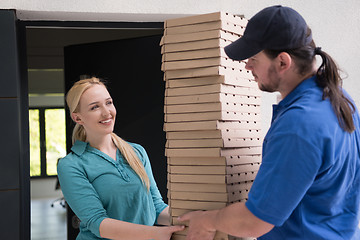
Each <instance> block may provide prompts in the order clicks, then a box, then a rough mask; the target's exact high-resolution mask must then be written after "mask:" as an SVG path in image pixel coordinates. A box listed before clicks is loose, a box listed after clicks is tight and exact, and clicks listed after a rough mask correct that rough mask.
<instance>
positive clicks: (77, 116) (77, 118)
mask: <svg viewBox="0 0 360 240" xmlns="http://www.w3.org/2000/svg"><path fill="white" fill-rule="evenodd" d="M71 118H72V120H73V121H74V122H76V123H78V124H80V125H82V120H81V117H80V114H79V113H74V112H73V113H71Z"/></svg>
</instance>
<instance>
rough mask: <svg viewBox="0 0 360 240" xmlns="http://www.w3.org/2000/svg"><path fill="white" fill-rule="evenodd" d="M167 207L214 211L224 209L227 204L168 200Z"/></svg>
mask: <svg viewBox="0 0 360 240" xmlns="http://www.w3.org/2000/svg"><path fill="white" fill-rule="evenodd" d="M169 205H170V208H174V209H175V208H179V209H189V210H215V209H219V208H223V207H226V205H227V204H226V203H225V202H207V201H185V200H170V201H169Z"/></svg>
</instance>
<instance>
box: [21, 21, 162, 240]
mask: <svg viewBox="0 0 360 240" xmlns="http://www.w3.org/2000/svg"><path fill="white" fill-rule="evenodd" d="M162 26H163V23H148V24H146V23H133V24H131V23H103V24H99V23H96V24H95V23H94V24H92V23H56V22H55V23H42V22H39V23H37V22H31V23H29V24H27V26H26V46H27V63H28V82H29V93H30V94H31V97H32V100H31V101H29V102H30V104H32V103H39V102H40V103H42V104H43V103H46V104H50V103H53V104H56V105H57V107H63V108H65V104H64V101H63V100H64V93H65V92H66V88H67V87H66V86H68V83H66V81H65V79H66V76H65V71H64V69H65V64H64V62H65V57H64V48H66V49H75V48H77V49H79V48H83V47H84V46H86V47H87V48H89V47H90V46H92V47H94V46H98V45H102V46H104V45H107V44H108V43H112V44H114V42H116V41H121V40H122V41H129V42H131V41H132V40H131V39H134V41H136V40H135V39H139V38H146V37H148V36H156V35H157V36H160V35H162V33H163V28H162ZM155 41H156V40H155ZM157 46H158V47H159V45H158V44H157ZM159 49H160V48H159ZM158 54H159V56H161V53H160V50H158ZM70 59H73V58H72V57H71V58H70ZM109 59H110V60H111V58H109ZM147 60H148V61H151V59H147ZM67 62H68V61H67ZM159 64H161V63H159ZM159 66H160V65H159ZM75 69H77V67H76V68H75ZM158 71H159V72H161V69H160V67H159V69H158ZM34 72H36V74H34ZM73 72H74V71H73ZM75 72H76V71H75ZM75 72H74V73H73V74H75V75H76V74H78V73H75ZM29 73H30V74H29ZM88 74H94V73H89V72H88ZM99 77H104V76H99ZM70 78H72V77H68V79H70ZM105 78H110V77H108V76H105ZM72 79H73V78H72ZM144 79H145V80H147V81H150V80H149V77H148V78H147V79H146V78H144ZM144 79H143V80H144ZM150 79H151V77H150ZM109 80H111V79H109ZM158 83H159V89H158V91H157V92H156V96H157V99H158V102H159V101H160V100H159V99H161V100H163V97H161V96H159V94H161V92H162V94H163V91H162V88H163V86H162V84H163V82H162V78H161V79H160V81H158ZM114 88H118V85H117V86H115V85H114ZM135 92H136V91H134V93H135ZM114 93H115V92H114ZM114 93H112V95H114ZM113 98H115V97H114V96H113ZM122 102H124V99H122ZM119 103H120V101H119ZM138 104H141V102H139V103H138ZM30 107H32V106H30ZM158 107H159V109H162V108H163V105H162V104H160V105H159V106H158ZM129 110H130V109H129ZM118 112H123V111H119V110H118ZM157 112H158V113H159V111H158V110H157ZM124 114H126V111H125V112H124ZM131 114H140V115H141V114H142V112H141V111H139V109H138V110H137V112H133V113H131ZM131 114H128V115H127V119H128V121H129V122H130V123H131V121H130V119H131V118H132V116H131ZM159 114H160V113H159ZM67 115H68V114H67ZM160 117H161V116H160ZM118 118H121V117H119V114H118ZM154 119H159V117H155V118H154ZM156 121H157V120H156ZM67 122H68V123H69V119H67ZM161 125H162V122H161ZM119 126H120V125H119ZM139 126H140V125H138V124H134V125H133V126H130V127H129V126H128V127H127V128H126V129H127V130H128V131H127V132H125V130H121V129H120V127H118V129H117V131H119V132H118V134H119V135H120V136H122V135H125V136H126V138H125V139H126V140H129V141H137V140H139V139H141V137H140V138H139V137H135V138H132V137H133V136H136V134H141V133H142V132H143V130H144V128H147V127H146V126H145V125H141V126H140V127H139ZM70 127H71V126H70V125H69V126H68V129H69V128H70ZM154 129H157V130H161V132H160V133H159V138H160V139H159V140H158V141H154V140H153V139H154V138H151V136H149V135H148V133H146V134H145V135H146V137H145V138H146V140H145V141H143V142H141V141H140V142H139V141H137V142H138V143H140V144H142V145H143V146H144V147H145V149H147V150H148V154H149V157H150V160H151V161H152V159H154V161H152V167H153V169H156V171H154V177H155V179H156V181H157V182H158V185H159V189H160V191H161V193H162V195H163V198H164V201H165V202H167V198H166V158H165V156H164V148H165V147H164V146H165V136H163V137H164V139H161V135H162V134H164V133H163V132H162V129H159V127H157V128H154ZM122 132H123V133H124V134H122ZM68 135H69V130H67V138H68ZM138 136H139V135H138ZM143 139H144V138H143ZM151 140H152V141H151ZM150 141H151V144H150ZM154 142H155V143H156V142H157V145H156V148H154V147H153V144H154ZM70 144H71V143H70ZM147 144H150V145H149V147H148V146H147ZM67 145H68V149H69V146H70V145H69V141H68V140H67ZM150 149H154V150H153V153H151V152H152V151H151V150H150ZM155 149H156V150H155ZM159 149H160V151H159ZM159 153H160V155H158V154H159ZM153 154H155V155H156V156H154V158H152V156H151V155H153ZM161 155H163V159H161ZM155 159H156V162H155ZM164 179H165V180H164ZM55 183H56V177H49V178H41V179H31V189H32V193H31V194H32V196H31V198H32V200H33V199H36V198H39V197H38V196H37V195H36V194H37V193H36V192H35V191H33V190H36V189H37V188H40V189H41V191H42V194H43V195H42V197H40V199H48V201H43V204H45V205H44V207H45V208H48V209H49V211H52V210H54V211H58V212H59V209H57V208H58V206H55V208H51V207H50V206H49V204H51V203H52V202H53V200H56V199H58V198H59V197H61V191H60V193H59V191H57V190H55V185H56V184H55ZM39 186H40V187H39ZM44 189H45V191H44ZM46 189H47V190H48V191H49V194H44V192H46ZM50 192H51V193H50ZM44 196H45V197H44ZM60 212H61V211H60ZM44 214H50V213H49V212H48V213H46V212H45V213H44ZM51 214H53V213H51ZM31 215H32V216H37V217H39V218H41V219H43V220H42V221H44V219H47V218H46V217H44V216H41V214H39V213H35V212H31ZM57 218H59V216H57ZM67 218H68V219H69V216H67ZM34 221H35V220H34ZM50 221H51V220H50ZM67 222H68V223H67V229H68V233H67V236H68V239H75V234H76V230H75V231H72V230H71V227H72V223H71V218H70V221H69V220H67ZM42 224H43V225H47V224H46V223H44V222H42ZM50 224H51V223H50ZM32 225H33V224H32ZM34 225H35V224H34ZM38 225H39V224H38ZM40 226H41V225H40ZM61 227H63V226H60V228H61ZM43 229H46V228H43ZM69 229H70V231H69ZM39 231H40V230H35V231H34V229H32V232H33V233H35V232H39ZM53 232H54V231H53ZM41 234H42V237H44V234H47V233H44V232H42V233H41ZM32 239H37V238H36V236H32ZM52 239H56V238H52ZM59 239H63V237H60V238H59Z"/></svg>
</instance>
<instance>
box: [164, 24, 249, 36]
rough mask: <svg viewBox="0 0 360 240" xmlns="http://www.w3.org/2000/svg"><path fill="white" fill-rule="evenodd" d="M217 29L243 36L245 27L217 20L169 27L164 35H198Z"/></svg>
mask: <svg viewBox="0 0 360 240" xmlns="http://www.w3.org/2000/svg"><path fill="white" fill-rule="evenodd" d="M216 29H219V30H220V29H221V30H224V31H227V32H231V33H235V34H239V35H243V33H244V30H245V27H244V26H241V25H238V24H235V23H231V22H227V21H224V20H216V21H209V22H203V23H193V24H189V25H182V26H173V27H167V28H165V31H164V35H174V34H184V33H196V32H204V31H211V30H216Z"/></svg>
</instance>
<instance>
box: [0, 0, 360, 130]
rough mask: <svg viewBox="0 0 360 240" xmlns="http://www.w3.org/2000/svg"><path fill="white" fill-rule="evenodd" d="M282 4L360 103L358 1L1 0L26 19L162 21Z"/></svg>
mask: <svg viewBox="0 0 360 240" xmlns="http://www.w3.org/2000/svg"><path fill="white" fill-rule="evenodd" d="M275 4H282V5H286V6H290V7H293V8H294V9H296V10H297V11H298V12H300V13H301V14H302V15H303V16H304V18H305V19H306V20H307V23H308V24H309V26H310V27H311V28H312V30H313V37H314V39H315V42H316V43H317V45H318V46H321V47H322V49H323V50H324V51H326V52H328V53H329V54H330V55H331V56H333V57H334V59H335V60H336V61H337V63H338V64H339V66H340V67H341V68H342V69H343V70H344V71H345V72H346V74H347V75H348V77H347V78H346V79H345V80H344V87H345V89H346V90H347V91H348V92H349V93H350V94H351V95H352V96H353V98H354V99H355V102H356V103H357V105H358V106H360V84H357V78H358V77H359V76H360V67H359V66H360V58H359V56H360V41H359V39H360V14H359V12H360V1H359V0H346V1H338V0H316V1H314V0H302V1H300V0H298V1H294V0H292V1H290V0H287V1H285V0H278V1H274V0H196V1H194V0H131V1H129V0H102V1H98V0H77V1H73V0H61V1H60V0H52V1H44V0H2V1H0V8H2V9H17V16H18V18H19V19H22V20H75V21H76V20H84V21H163V20H165V19H168V18H174V17H179V16H184V15H193V14H203V13H209V12H216V11H226V12H229V13H233V14H242V15H244V16H245V17H246V18H250V17H251V16H253V15H254V14H255V13H256V12H258V11H259V10H261V9H263V8H264V7H267V6H271V5H275ZM263 99H264V104H263V110H264V111H263V116H264V120H265V121H264V122H265V123H264V124H265V125H268V123H269V119H270V116H271V104H272V103H273V102H275V101H276V97H275V95H274V94H264V98H263Z"/></svg>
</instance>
